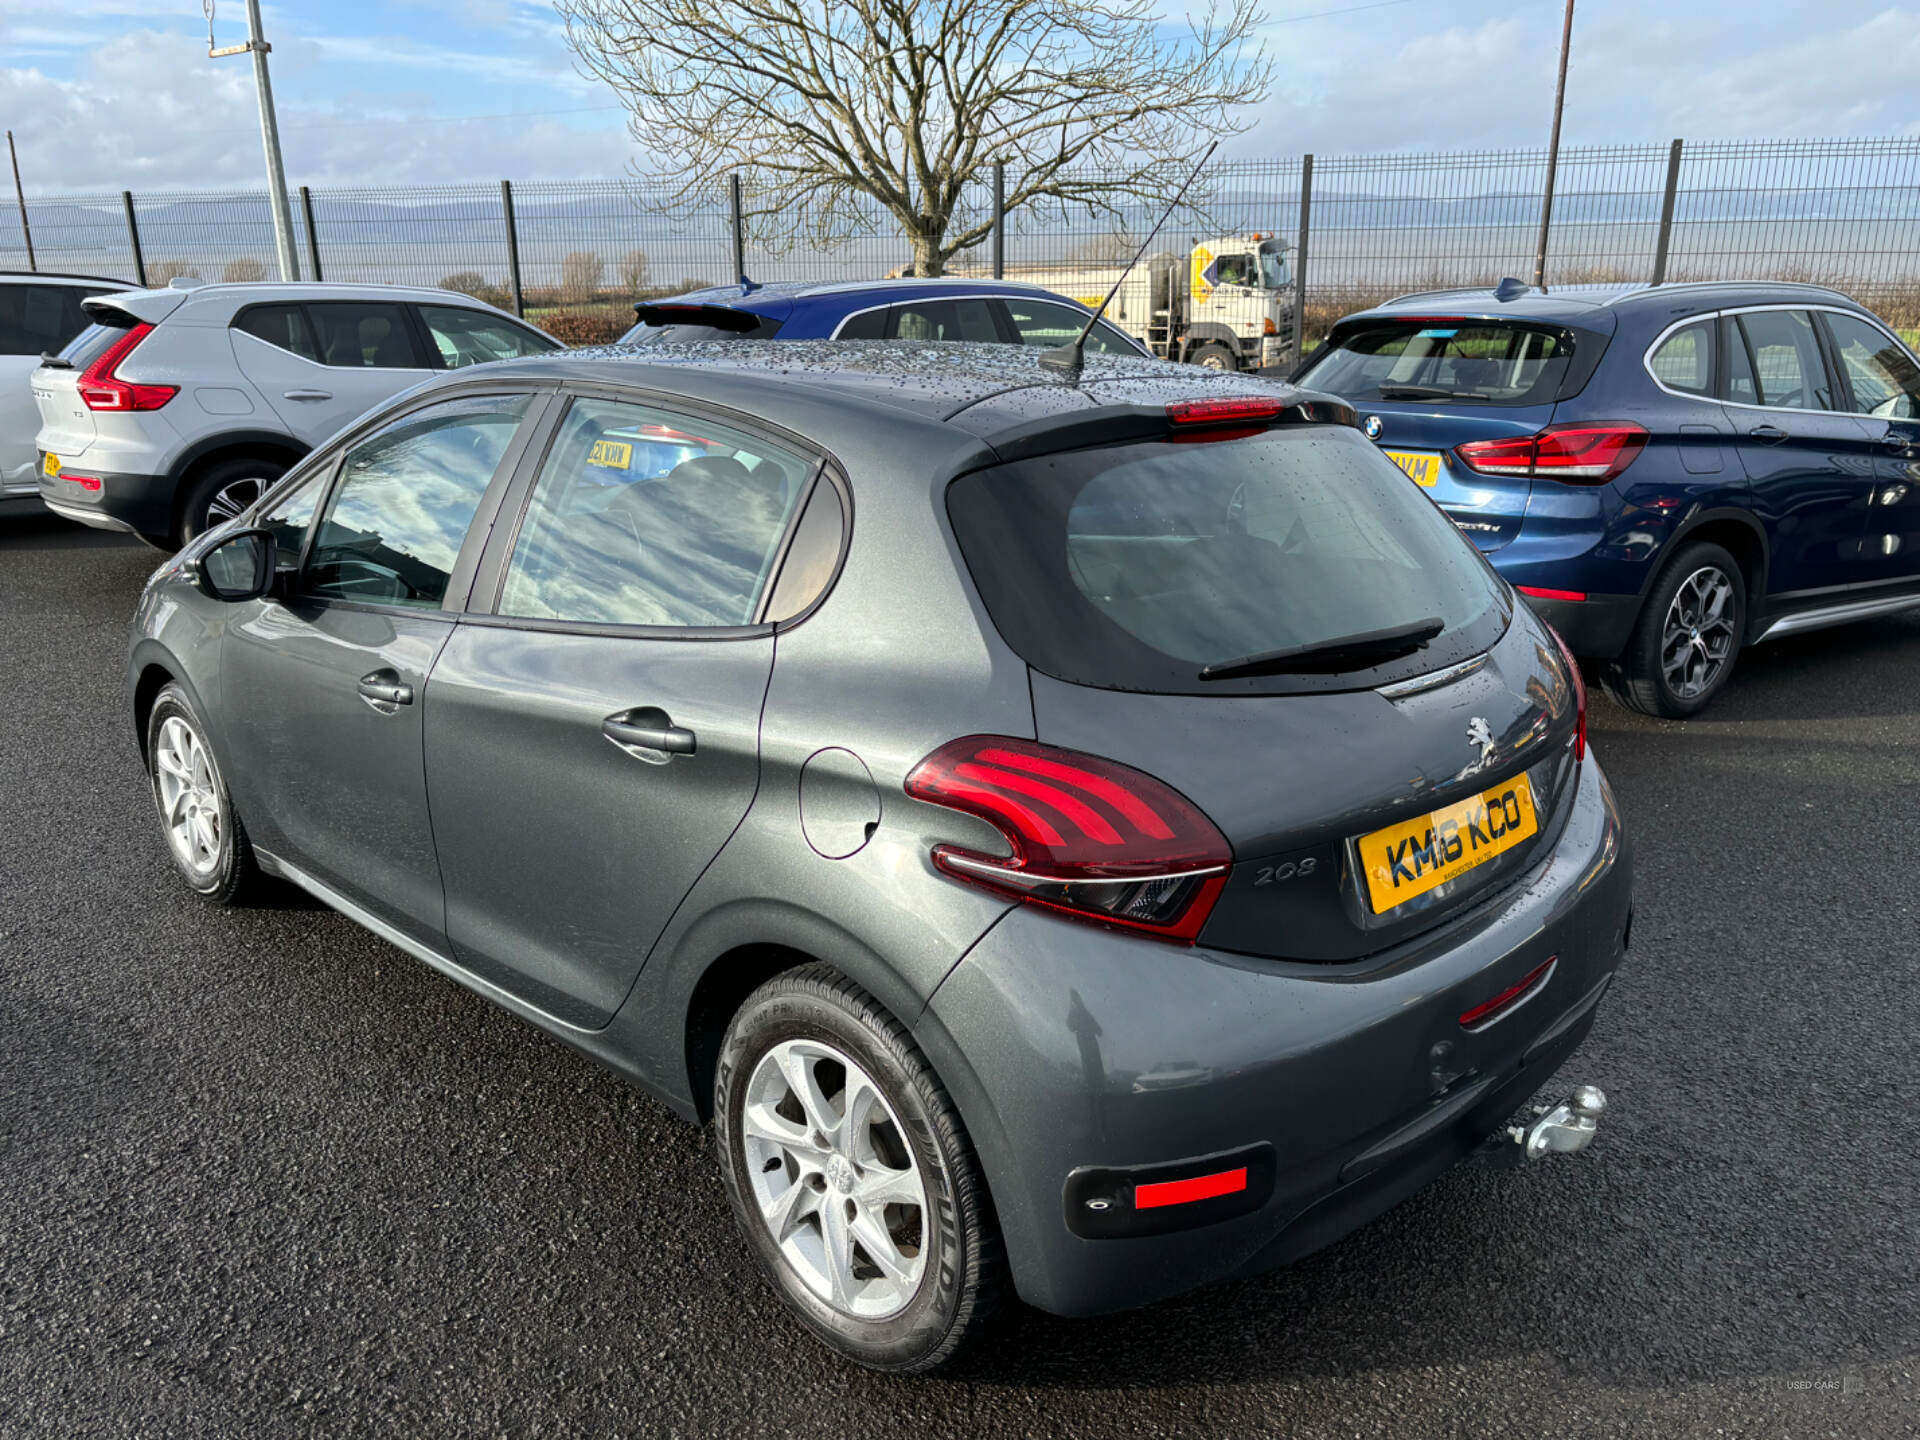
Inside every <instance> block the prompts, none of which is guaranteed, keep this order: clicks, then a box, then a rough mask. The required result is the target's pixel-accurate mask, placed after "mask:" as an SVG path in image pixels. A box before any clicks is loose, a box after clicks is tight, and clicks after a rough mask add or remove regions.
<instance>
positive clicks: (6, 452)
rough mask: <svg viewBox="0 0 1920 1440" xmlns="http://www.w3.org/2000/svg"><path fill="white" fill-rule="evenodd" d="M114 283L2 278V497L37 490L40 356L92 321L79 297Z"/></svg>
mask: <svg viewBox="0 0 1920 1440" xmlns="http://www.w3.org/2000/svg"><path fill="white" fill-rule="evenodd" d="M113 288H114V287H113V286H112V285H107V284H101V285H79V284H74V283H71V282H69V283H65V284H60V283H54V282H47V283H41V282H38V281H28V282H24V283H18V284H9V283H4V282H0V496H5V495H37V494H38V493H39V486H38V484H37V483H36V481H35V479H34V471H35V465H36V462H37V461H38V460H39V451H38V450H36V449H35V448H34V436H35V435H36V434H38V433H39V430H40V411H39V407H38V406H37V405H36V404H35V402H34V398H33V386H32V384H31V377H32V375H33V372H34V371H35V370H37V369H39V368H40V357H41V355H43V354H46V355H58V354H59V353H60V352H61V351H62V350H64V349H65V348H66V347H67V344H68V342H69V341H71V340H72V339H73V337H74V336H76V335H78V334H79V333H80V332H81V331H82V330H84V329H86V328H87V325H88V324H89V323H90V322H89V320H88V318H87V313H86V312H85V311H84V310H82V309H81V308H80V302H81V301H82V300H84V299H85V298H86V297H87V296H89V295H106V294H110V293H111V292H112V291H113Z"/></svg>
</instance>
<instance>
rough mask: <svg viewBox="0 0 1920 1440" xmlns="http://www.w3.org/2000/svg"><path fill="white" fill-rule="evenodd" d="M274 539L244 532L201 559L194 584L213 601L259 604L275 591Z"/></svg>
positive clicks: (262, 531)
mask: <svg viewBox="0 0 1920 1440" xmlns="http://www.w3.org/2000/svg"><path fill="white" fill-rule="evenodd" d="M273 561H274V540H273V536H272V535H271V534H269V533H268V532H267V531H265V530H241V531H239V532H237V533H236V534H233V535H229V536H228V537H227V538H226V539H224V540H222V541H221V542H220V543H219V544H218V545H216V546H214V547H213V548H212V549H211V550H209V551H207V553H206V554H204V555H202V556H201V557H200V563H199V564H198V565H197V566H196V567H195V572H194V579H195V583H196V584H197V585H198V586H199V587H200V593H201V594H202V595H205V596H206V597H207V598H209V599H211V600H224V601H228V602H234V601H239V600H257V599H259V598H260V597H261V596H262V595H265V594H266V593H267V592H268V591H269V590H271V589H272V588H273V580H274V575H273Z"/></svg>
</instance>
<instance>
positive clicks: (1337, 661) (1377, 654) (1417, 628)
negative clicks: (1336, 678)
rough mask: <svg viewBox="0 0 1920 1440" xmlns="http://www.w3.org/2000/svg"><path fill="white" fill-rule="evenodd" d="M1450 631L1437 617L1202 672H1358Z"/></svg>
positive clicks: (1217, 676) (1219, 676)
mask: <svg viewBox="0 0 1920 1440" xmlns="http://www.w3.org/2000/svg"><path fill="white" fill-rule="evenodd" d="M1446 628H1447V622H1446V621H1444V620H1442V619H1441V618H1440V617H1439V616H1438V615H1429V616H1427V618H1426V619H1424V620H1415V621H1413V622H1412V623H1411V624H1407V625H1394V626H1391V627H1389V628H1388V629H1385V630H1364V631H1362V632H1361V633H1359V634H1358V635H1341V636H1339V637H1338V638H1336V639H1333V640H1320V641H1317V642H1315V643H1314V644H1312V645H1289V646H1287V647H1286V648H1284V649H1281V650H1262V651H1259V652H1258V653H1257V654H1253V655H1242V656H1241V657H1240V658H1239V659H1238V660H1219V661H1216V662H1214V663H1213V664H1211V665H1209V666H1207V667H1206V669H1204V670H1202V671H1201V672H1200V678H1201V679H1202V680H1235V679H1238V678H1240V677H1241V676H1245V675H1284V674H1288V673H1290V672H1291V673H1307V674H1315V673H1317V674H1338V673H1339V672H1340V671H1342V670H1354V669H1358V668H1359V667H1360V665H1361V664H1368V665H1378V664H1379V663H1380V662H1381V661H1383V660H1393V659H1396V658H1398V657H1399V656H1401V655H1411V654H1412V653H1413V652H1414V651H1415V650H1424V649H1425V648H1426V645H1427V642H1428V641H1429V640H1431V639H1433V637H1434V636H1436V635H1438V634H1439V633H1440V632H1441V631H1442V630H1444V629H1446Z"/></svg>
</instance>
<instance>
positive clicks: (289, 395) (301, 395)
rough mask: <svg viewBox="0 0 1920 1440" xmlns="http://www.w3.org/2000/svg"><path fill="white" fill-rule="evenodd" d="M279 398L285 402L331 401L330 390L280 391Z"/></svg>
mask: <svg viewBox="0 0 1920 1440" xmlns="http://www.w3.org/2000/svg"><path fill="white" fill-rule="evenodd" d="M280 394H281V397H282V398H283V399H287V400H331V399H332V398H333V392H332V391H331V390H282V391H281V392H280Z"/></svg>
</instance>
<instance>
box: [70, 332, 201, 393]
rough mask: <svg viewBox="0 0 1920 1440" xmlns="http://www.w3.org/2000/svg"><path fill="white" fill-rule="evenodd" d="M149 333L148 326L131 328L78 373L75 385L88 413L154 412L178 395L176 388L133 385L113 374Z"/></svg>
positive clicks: (178, 389)
mask: <svg viewBox="0 0 1920 1440" xmlns="http://www.w3.org/2000/svg"><path fill="white" fill-rule="evenodd" d="M152 333H153V326H151V325H145V324H141V325H136V326H134V327H133V328H132V329H131V330H129V331H127V333H126V334H125V335H123V336H121V337H120V338H119V339H118V340H116V341H114V342H113V344H112V345H111V346H109V347H108V348H107V350H106V351H105V352H104V353H103V354H102V355H101V356H100V358H99V359H98V360H95V361H94V362H93V364H91V365H89V366H88V367H87V368H86V369H85V370H84V371H82V372H81V374H80V379H79V381H78V382H77V384H78V387H79V391H80V398H81V400H82V401H84V402H85V404H86V407H87V408H88V409H89V410H158V409H159V408H160V407H161V406H162V405H164V404H166V403H167V402H168V401H169V400H171V399H173V397H174V396H176V395H178V394H179V393H180V387H179V386H178V385H136V384H134V383H133V382H132V381H129V380H122V379H121V378H120V377H119V376H118V375H117V374H115V373H114V372H115V371H117V370H118V369H119V368H120V362H121V361H123V360H125V359H126V358H127V356H129V355H131V354H132V353H133V352H134V348H135V347H136V346H138V345H139V343H140V342H141V341H142V340H144V339H146V338H147V336H149V335H151V334H152Z"/></svg>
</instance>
